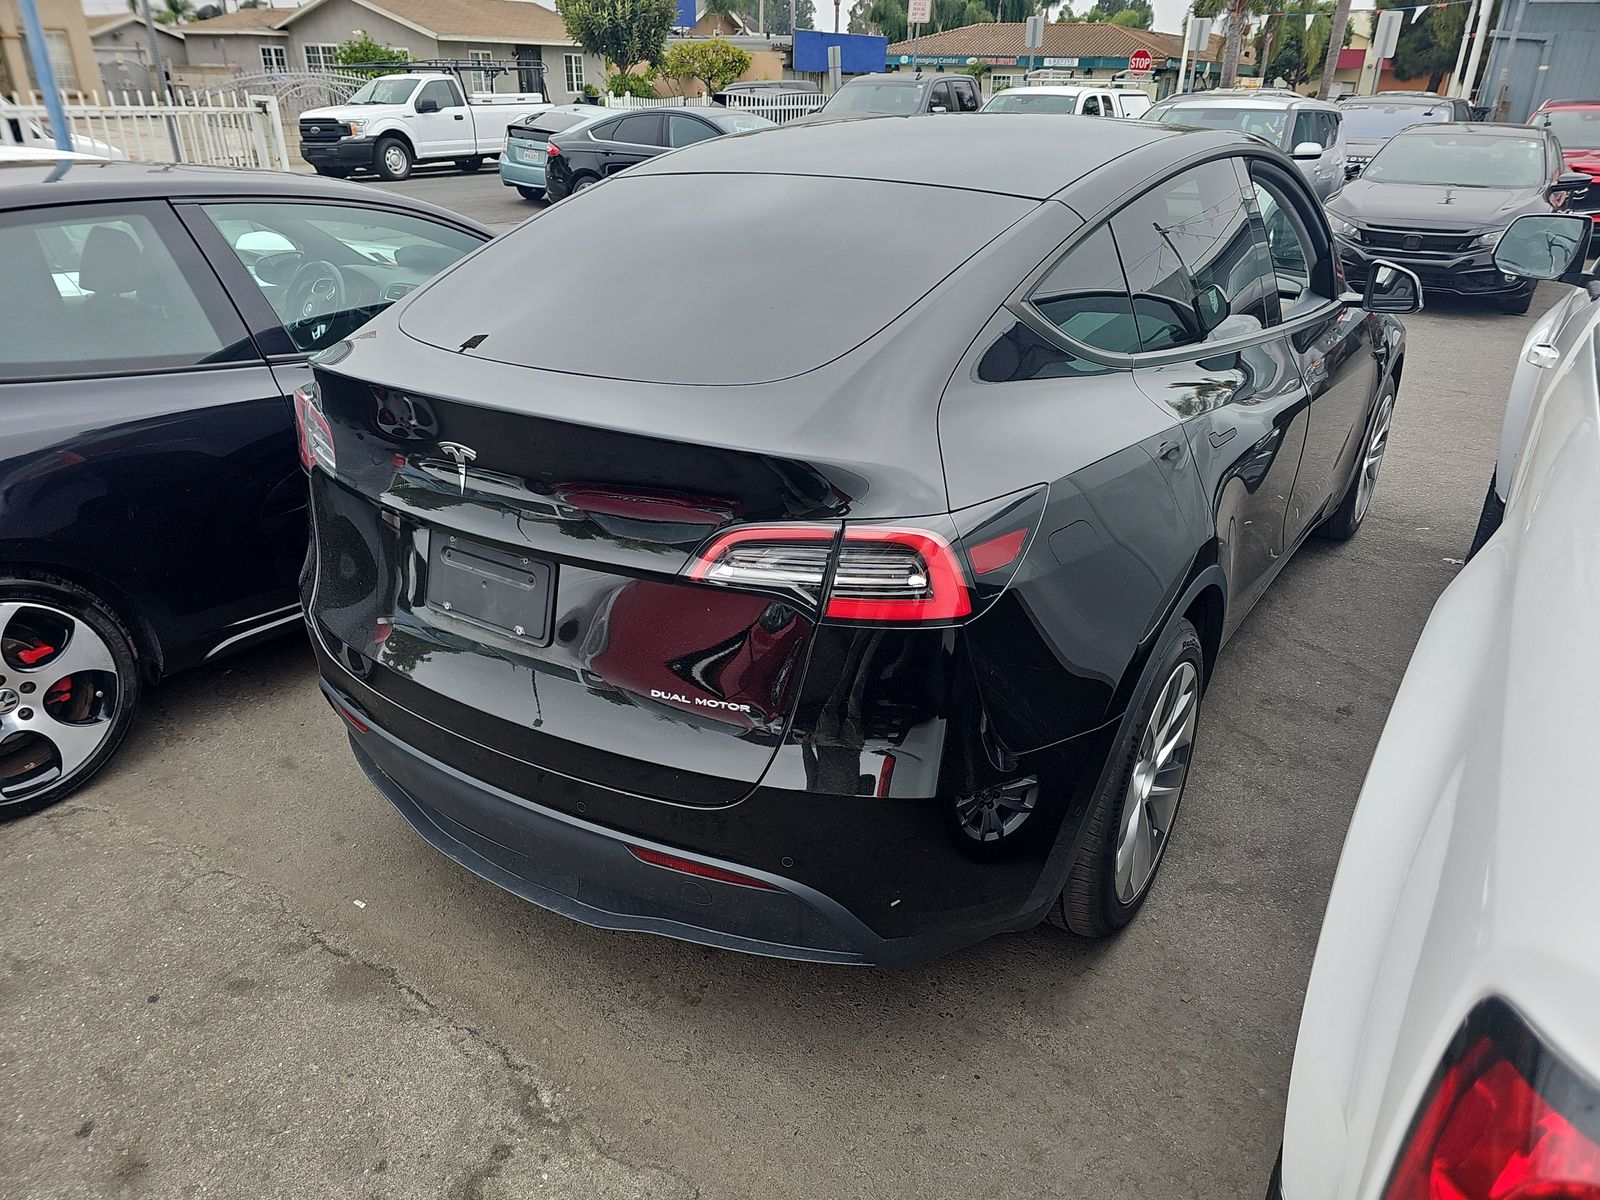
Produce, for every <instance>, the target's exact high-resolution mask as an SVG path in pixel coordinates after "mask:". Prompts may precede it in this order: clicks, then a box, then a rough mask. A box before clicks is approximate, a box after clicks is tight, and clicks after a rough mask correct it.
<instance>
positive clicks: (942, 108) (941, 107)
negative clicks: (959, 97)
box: [928, 104, 950, 112]
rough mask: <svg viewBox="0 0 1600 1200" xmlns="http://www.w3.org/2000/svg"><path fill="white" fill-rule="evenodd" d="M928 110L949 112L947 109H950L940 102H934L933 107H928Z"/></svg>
mask: <svg viewBox="0 0 1600 1200" xmlns="http://www.w3.org/2000/svg"><path fill="white" fill-rule="evenodd" d="M928 111H929V112H949V111H950V110H949V109H948V108H946V107H945V106H944V105H942V104H935V105H934V106H933V107H932V108H930V109H929V110H928Z"/></svg>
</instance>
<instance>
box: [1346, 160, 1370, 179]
mask: <svg viewBox="0 0 1600 1200" xmlns="http://www.w3.org/2000/svg"><path fill="white" fill-rule="evenodd" d="M1366 165H1367V164H1366V163H1358V162H1349V161H1346V162H1345V164H1344V177H1345V178H1346V179H1354V178H1355V177H1356V176H1357V175H1359V174H1361V168H1362V167H1364V166H1366Z"/></svg>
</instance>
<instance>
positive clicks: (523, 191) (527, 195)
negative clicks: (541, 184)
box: [517, 185, 544, 203]
mask: <svg viewBox="0 0 1600 1200" xmlns="http://www.w3.org/2000/svg"><path fill="white" fill-rule="evenodd" d="M517 195H519V196H521V197H522V198H523V199H524V200H531V201H534V202H536V203H537V202H538V201H540V200H543V199H544V189H543V188H530V187H522V186H520V185H518V187H517Z"/></svg>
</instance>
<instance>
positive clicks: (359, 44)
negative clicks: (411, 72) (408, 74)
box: [333, 29, 411, 75]
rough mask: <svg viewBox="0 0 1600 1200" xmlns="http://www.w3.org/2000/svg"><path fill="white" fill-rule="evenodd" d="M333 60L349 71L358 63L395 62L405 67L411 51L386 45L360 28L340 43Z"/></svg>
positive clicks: (375, 71) (370, 72)
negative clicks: (348, 38) (347, 39)
mask: <svg viewBox="0 0 1600 1200" xmlns="http://www.w3.org/2000/svg"><path fill="white" fill-rule="evenodd" d="M333 61H334V62H336V63H338V64H339V66H340V67H342V68H343V69H344V70H346V71H348V70H350V68H351V67H353V66H355V65H356V64H357V63H393V64H394V66H395V68H396V69H399V68H401V67H404V66H405V65H406V64H407V63H408V62H410V61H411V52H410V51H409V50H401V49H398V48H396V47H394V46H385V45H384V44H383V43H381V42H377V41H374V40H373V38H372V35H371V34H369V33H368V32H367V31H366V30H364V29H358V30H357V31H356V34H355V36H354V37H352V38H351V39H350V40H349V41H347V42H343V43H341V44H340V46H339V48H338V49H336V50H335V51H334V52H333ZM355 73H356V74H358V75H382V74H384V73H385V72H384V71H383V70H382V69H381V68H379V69H373V70H366V71H357V72H355Z"/></svg>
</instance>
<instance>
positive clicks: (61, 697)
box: [44, 675, 72, 704]
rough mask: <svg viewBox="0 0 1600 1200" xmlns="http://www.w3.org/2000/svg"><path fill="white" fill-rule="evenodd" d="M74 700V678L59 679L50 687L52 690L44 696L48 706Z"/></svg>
mask: <svg viewBox="0 0 1600 1200" xmlns="http://www.w3.org/2000/svg"><path fill="white" fill-rule="evenodd" d="M70 699H72V676H70V675H68V676H67V677H66V678H65V679H58V680H56V681H55V682H54V683H53V684H51V685H50V690H49V691H48V692H46V693H45V694H44V702H45V703H46V704H62V703H65V702H66V701H68V700H70Z"/></svg>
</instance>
